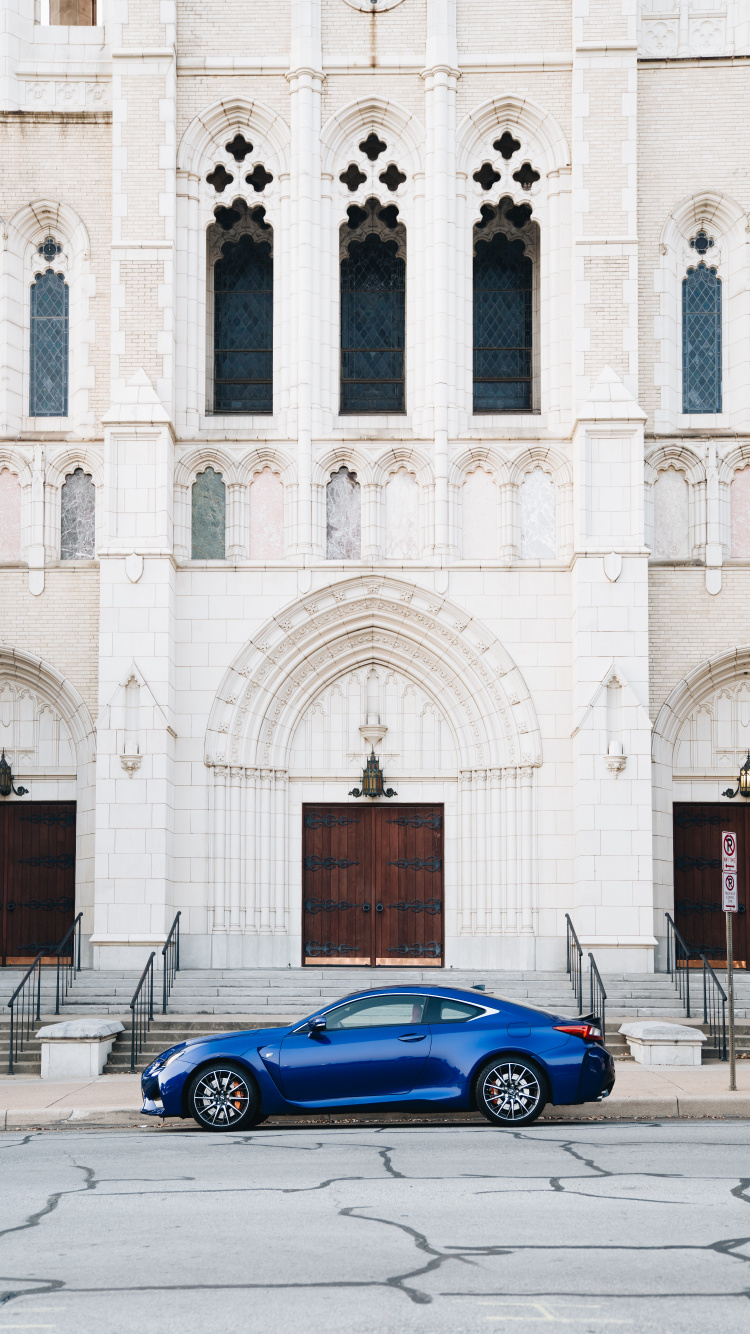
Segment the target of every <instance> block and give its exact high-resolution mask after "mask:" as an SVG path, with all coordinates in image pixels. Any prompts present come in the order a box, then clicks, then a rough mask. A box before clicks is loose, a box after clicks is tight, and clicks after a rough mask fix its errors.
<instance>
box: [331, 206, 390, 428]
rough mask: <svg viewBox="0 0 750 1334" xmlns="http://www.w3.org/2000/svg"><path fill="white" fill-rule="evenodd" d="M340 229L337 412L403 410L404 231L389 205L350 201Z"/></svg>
mask: <svg viewBox="0 0 750 1334" xmlns="http://www.w3.org/2000/svg"><path fill="white" fill-rule="evenodd" d="M348 212H349V222H348V224H345V226H344V227H343V228H342V232H343V235H342V259H341V411H342V412H403V411H404V410H405V408H404V345H405V328H406V262H405V260H404V258H403V254H404V245H405V237H406V231H405V228H404V226H403V224H402V223H399V222H398V221H397V215H398V209H397V208H396V205H395V204H390V205H388V206H387V207H385V208H381V207H380V205H379V204H378V202H377V200H374V199H371V200H368V202H367V207H366V208H364V209H362V208H358V207H357V206H356V205H353V206H352V207H351V208H350V209H349V210H348Z"/></svg>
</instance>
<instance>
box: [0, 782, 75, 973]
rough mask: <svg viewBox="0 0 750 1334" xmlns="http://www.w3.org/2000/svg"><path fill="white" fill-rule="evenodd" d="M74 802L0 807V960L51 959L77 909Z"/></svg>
mask: <svg viewBox="0 0 750 1334" xmlns="http://www.w3.org/2000/svg"><path fill="white" fill-rule="evenodd" d="M75 852H76V806H75V802H74V801H64V802H60V801H54V802H53V801H19V802H4V803H3V804H2V805H0V961H1V962H2V963H3V964H25V963H31V962H32V960H33V959H34V958H35V956H36V955H37V954H38V953H39V951H40V950H44V951H45V952H46V953H47V955H49V956H50V957H52V954H53V951H54V949H55V947H56V945H58V944H59V942H60V941H61V940H62V939H63V936H64V935H65V933H66V931H67V930H68V928H69V927H70V926H72V924H73V916H74V912H75V877H76V872H75Z"/></svg>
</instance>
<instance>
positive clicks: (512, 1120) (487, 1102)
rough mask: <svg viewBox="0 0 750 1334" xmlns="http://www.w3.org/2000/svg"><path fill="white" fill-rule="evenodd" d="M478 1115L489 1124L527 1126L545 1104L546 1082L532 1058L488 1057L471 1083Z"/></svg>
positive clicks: (534, 1119)
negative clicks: (480, 1114)
mask: <svg viewBox="0 0 750 1334" xmlns="http://www.w3.org/2000/svg"><path fill="white" fill-rule="evenodd" d="M474 1095H475V1097H476V1103H477V1107H478V1109H479V1111H480V1112H481V1113H482V1116H486V1118H487V1120H488V1121H491V1122H492V1124H493V1125H496V1126H497V1125H500V1126H528V1125H531V1122H532V1121H536V1119H537V1117H538V1116H540V1115H541V1113H542V1112H543V1111H544V1108H545V1106H546V1104H547V1082H546V1080H545V1077H544V1075H543V1073H542V1071H541V1070H540V1068H539V1066H538V1065H537V1064H536V1063H535V1062H534V1061H529V1060H526V1059H525V1057H522V1056H503V1057H500V1058H499V1059H497V1060H494V1061H488V1062H487V1064H486V1065H485V1066H483V1068H482V1069H481V1070H480V1071H479V1074H478V1075H477V1079H476V1083H475V1085H474Z"/></svg>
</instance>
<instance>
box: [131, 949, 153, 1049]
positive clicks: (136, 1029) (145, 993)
mask: <svg viewBox="0 0 750 1334" xmlns="http://www.w3.org/2000/svg"><path fill="white" fill-rule="evenodd" d="M155 958H156V950H152V951H151V953H150V954H149V956H148V963H147V964H146V967H145V968H144V970H143V972H142V973H141V980H140V982H139V983H138V986H137V987H136V989H135V995H134V996H133V999H132V1001H131V1002H130V1009H131V1013H132V1021H131V1028H130V1073H131V1075H134V1074H135V1065H136V1061H137V1060H138V1057H139V1056H140V1054H141V1048H142V1046H143V1044H144V1042H145V1041H146V1034H147V1033H148V1030H149V1028H150V1027H151V1020H152V1019H153V1017H154V959H155Z"/></svg>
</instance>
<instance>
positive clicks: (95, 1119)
mask: <svg viewBox="0 0 750 1334" xmlns="http://www.w3.org/2000/svg"><path fill="white" fill-rule="evenodd" d="M616 1069H617V1082H616V1084H615V1089H614V1092H613V1094H612V1096H611V1097H610V1098H607V1099H606V1100H605V1101H604V1102H600V1103H585V1104H584V1105H583V1106H582V1107H549V1108H548V1109H547V1110H546V1112H545V1113H544V1115H543V1118H542V1119H543V1120H562V1121H571V1120H575V1121H581V1120H591V1119H593V1120H607V1121H612V1120H615V1121H616V1120H631V1119H632V1118H634V1117H640V1118H643V1117H645V1118H648V1119H649V1120H653V1119H656V1118H659V1119H661V1118H664V1117H749V1118H750V1061H738V1062H737V1092H736V1093H730V1092H729V1088H728V1085H729V1066H728V1064H724V1063H723V1062H722V1063H716V1064H714V1063H712V1064H710V1065H704V1066H701V1067H700V1068H698V1069H695V1068H687V1069H674V1068H669V1067H666V1066H662V1067H659V1068H651V1069H645V1068H644V1067H643V1066H642V1065H637V1064H636V1063H635V1062H631V1061H618V1062H617V1067H616ZM140 1107H141V1099H140V1078H139V1076H138V1075H102V1076H101V1077H100V1078H99V1079H92V1080H87V1081H84V1080H80V1081H77V1082H66V1083H58V1082H57V1081H55V1080H41V1079H24V1078H19V1077H18V1076H16V1077H14V1078H9V1077H8V1076H5V1077H0V1130H14V1131H15V1130H28V1129H31V1128H40V1129H45V1128H47V1129H58V1130H59V1129H62V1128H63V1127H68V1128H73V1127H82V1126H84V1125H85V1126H88V1127H91V1128H97V1129H101V1128H113V1129H114V1128H117V1127H125V1128H127V1127H133V1126H142V1127H144V1128H146V1129H151V1130H159V1129H161V1125H162V1123H161V1121H160V1120H159V1119H158V1118H156V1117H145V1116H141V1115H140ZM412 1116H413V1119H414V1121H415V1122H417V1121H418V1122H421V1123H422V1124H424V1123H425V1122H426V1121H435V1120H439V1121H444V1120H446V1119H447V1120H449V1121H451V1120H457V1119H460V1120H461V1121H464V1122H466V1121H472V1122H473V1121H481V1118H480V1117H478V1116H477V1115H476V1114H475V1113H461V1114H459V1116H458V1117H446V1116H445V1115H443V1114H440V1113H435V1114H424V1115H421V1116H420V1115H419V1114H418V1113H414V1114H412ZM412 1116H410V1115H409V1114H408V1113H401V1112H398V1113H390V1114H388V1116H387V1119H388V1120H398V1121H399V1122H402V1123H403V1122H407V1123H408V1122H409V1121H410V1120H411V1119H412ZM355 1118H356V1120H357V1121H358V1122H361V1123H367V1122H373V1121H374V1122H378V1123H380V1122H382V1121H383V1120H384V1117H383V1115H382V1114H380V1115H379V1114H373V1113H369V1114H360V1115H359V1116H357V1115H356V1113H350V1114H348V1115H347V1114H342V1116H340V1117H334V1116H325V1117H323V1116H317V1117H309V1116H307V1117H304V1118H297V1117H294V1118H290V1117H279V1118H274V1119H272V1120H270V1121H268V1122H266V1124H267V1125H272V1124H277V1125H293V1124H298V1123H300V1122H303V1123H304V1124H308V1125H309V1124H310V1122H311V1121H312V1122H313V1123H314V1124H318V1125H319V1124H325V1123H327V1124H337V1123H345V1124H347V1125H351V1124H352V1121H353V1120H354V1119H355ZM166 1124H167V1126H178V1125H181V1124H183V1123H182V1122H180V1121H168V1122H167V1123H166ZM184 1124H186V1125H189V1126H192V1122H186V1123H184Z"/></svg>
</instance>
